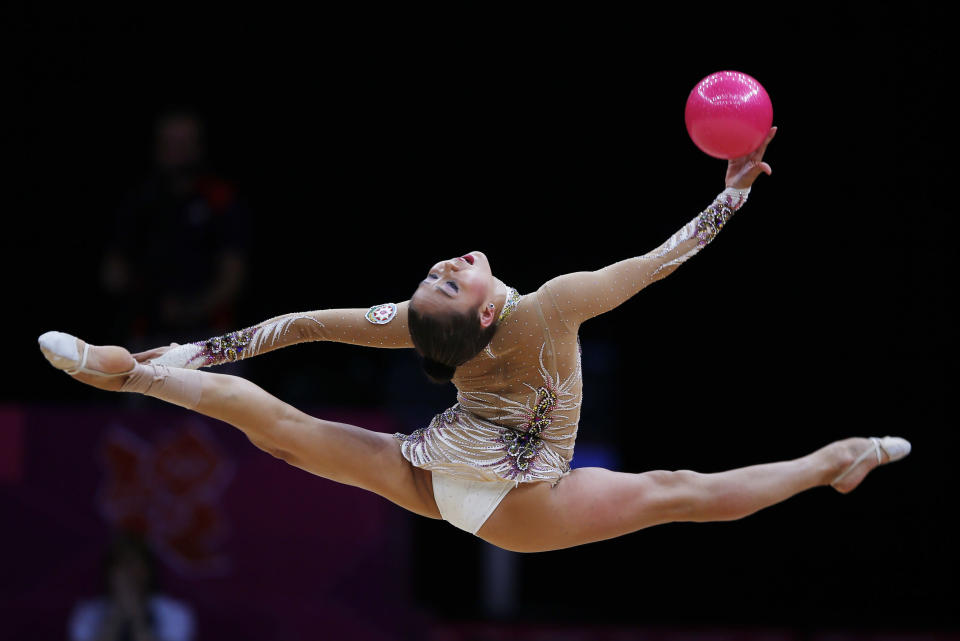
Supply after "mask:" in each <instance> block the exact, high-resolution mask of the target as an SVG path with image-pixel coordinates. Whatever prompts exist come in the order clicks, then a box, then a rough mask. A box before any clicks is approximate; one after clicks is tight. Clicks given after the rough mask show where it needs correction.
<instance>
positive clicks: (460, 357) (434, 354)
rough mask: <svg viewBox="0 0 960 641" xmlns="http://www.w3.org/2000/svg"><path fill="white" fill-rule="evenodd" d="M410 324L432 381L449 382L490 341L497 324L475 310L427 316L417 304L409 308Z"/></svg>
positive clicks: (412, 336)
mask: <svg viewBox="0 0 960 641" xmlns="http://www.w3.org/2000/svg"><path fill="white" fill-rule="evenodd" d="M407 323H408V325H409V327H410V337H411V338H412V339H413V346H414V347H415V348H416V350H417V353H418V354H420V356H421V357H422V360H421V363H420V365H421V366H422V367H423V371H424V373H425V374H426V375H427V378H429V379H430V380H431V381H432V382H434V383H437V384H438V385H442V384H444V383H449V382H450V380H451V379H452V378H453V375H454V374H455V373H456V371H457V367H459V366H460V365H463V364H464V363H466V362H467V361H469V360H470V359H471V358H473V357H474V356H476V355H477V354H479V353H480V352H482V351H483V348H484V347H486V346H487V344H489V343H490V339H492V338H493V335H494V333H495V332H496V331H497V324H496V323H491V324H490V325H489V326H488V327H484V326H482V325H481V324H480V319H479V318H477V316H476V314H474V313H473V312H465V313H460V312H450V313H446V314H438V315H425V314H421V313H420V312H419V311H417V309H416V307H414V305H413V303H412V302H411V303H410V306H409V307H408V308H407Z"/></svg>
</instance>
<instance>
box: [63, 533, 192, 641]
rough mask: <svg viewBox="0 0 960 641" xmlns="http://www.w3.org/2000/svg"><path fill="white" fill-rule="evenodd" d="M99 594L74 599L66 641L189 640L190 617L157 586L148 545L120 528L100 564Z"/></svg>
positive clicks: (151, 554) (190, 612)
mask: <svg viewBox="0 0 960 641" xmlns="http://www.w3.org/2000/svg"><path fill="white" fill-rule="evenodd" d="M102 590H103V594H102V595H101V596H99V597H97V598H94V599H88V600H83V601H80V602H78V603H77V605H76V606H75V607H74V609H73V612H72V613H71V614H70V619H69V622H68V625H67V631H68V635H69V637H68V638H69V639H70V641H190V640H191V639H193V638H194V628H195V625H194V616H193V612H192V610H191V609H190V608H189V607H188V606H187V605H186V604H184V603H182V602H180V601H178V600H176V599H173V598H171V597H169V596H166V595H164V594H162V593H160V591H159V587H158V584H157V572H156V560H155V558H154V556H153V553H152V552H151V550H150V547H149V546H148V545H147V543H146V542H145V541H144V540H143V539H142V538H141V537H140V536H137V535H135V534H132V533H130V532H120V533H119V534H118V535H117V536H116V537H115V538H114V541H113V543H112V544H111V546H110V548H109V549H108V550H107V554H106V556H105V558H104V562H103V588H102Z"/></svg>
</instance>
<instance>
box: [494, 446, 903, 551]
mask: <svg viewBox="0 0 960 641" xmlns="http://www.w3.org/2000/svg"><path fill="white" fill-rule="evenodd" d="M888 450H889V451H888ZM907 452H909V443H907V442H906V441H904V440H903V439H890V438H888V439H884V440H883V441H879V440H877V441H871V440H869V439H865V438H849V439H845V440H842V441H836V442H834V443H831V444H829V445H827V446H825V447H822V448H820V449H819V450H817V451H815V452H813V453H811V454H808V455H807V456H804V457H801V458H798V459H794V460H791V461H781V462H777V463H767V464H763V465H753V466H750V467H743V468H739V469H735V470H730V471H727V472H719V473H714V474H701V473H698V472H692V471H689V470H679V471H676V472H667V471H659V470H658V471H652V472H645V473H642V474H628V473H624V472H613V471H610V470H606V469H602V468H579V469H576V470H573V471H572V472H571V473H570V474H569V475H567V476H566V477H565V478H563V479H562V480H561V481H560V483H558V484H557V485H556V486H555V487H551V486H550V485H549V484H548V483H529V484H522V485H520V486H519V487H517V488H516V489H514V490H511V491H510V492H509V493H508V494H507V496H506V497H505V498H504V499H503V501H502V502H501V503H500V505H499V506H498V508H497V509H496V511H495V512H494V513H493V514H492V515H491V516H490V518H489V519H487V521H486V522H485V523H484V524H483V527H481V528H480V530H478V531H477V536H479V537H480V538H482V539H484V540H486V541H488V542H489V543H492V544H493V545H497V546H499V547H502V548H505V549H508V550H513V551H516V552H539V551H546V550H556V549H561V548H567V547H572V546H575V545H582V544H584V543H591V542H594V541H602V540H605V539H611V538H614V537H617V536H621V535H624V534H629V533H630V532H635V531H637V530H640V529H643V528H646V527H650V526H652V525H658V524H663V523H671V522H678V521H686V522H708V521H732V520H736V519H741V518H743V517H745V516H748V515H750V514H753V513H754V512H757V511H759V510H761V509H763V508H765V507H769V506H771V505H775V504H777V503H780V502H781V501H784V500H786V499H788V498H790V497H791V496H794V495H796V494H798V493H800V492H803V491H805V490H808V489H811V488H814V487H818V486H823V485H831V486H832V487H833V488H834V489H836V490H838V491H839V492H841V493H847V492H850V491H851V490H853V489H854V488H855V487H856V486H857V485H859V484H860V482H861V481H862V480H863V478H864V477H865V476H866V475H867V474H868V473H869V472H870V471H871V470H872V469H874V468H876V467H877V466H878V465H881V464H883V463H886V462H889V461H891V460H897V459H899V458H902V457H903V456H906V453H907Z"/></svg>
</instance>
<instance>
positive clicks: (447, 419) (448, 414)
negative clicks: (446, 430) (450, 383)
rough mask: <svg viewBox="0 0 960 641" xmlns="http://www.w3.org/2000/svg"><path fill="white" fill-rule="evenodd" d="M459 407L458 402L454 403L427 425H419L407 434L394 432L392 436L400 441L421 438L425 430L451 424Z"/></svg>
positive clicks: (414, 440)
mask: <svg viewBox="0 0 960 641" xmlns="http://www.w3.org/2000/svg"><path fill="white" fill-rule="evenodd" d="M458 409H459V404H457V405H454V406H453V407H451V408H449V409H446V410H444V411H443V412H441V413H440V414H437V415H436V416H434V417H433V420H431V421H430V424H429V425H428V426H427V427H421V428H419V429H415V430H413V431H412V432H410V434H409V435H407V434H403V433H402V432H396V433H395V434H394V435H393V436H394V438H396V439H398V440H400V441H410V442H418V441H421V440H422V439H423V435H424V433H425V432H426V431H427V430H435V429H440V428H443V427H446V426H448V425H452V424H453V423H454V422H456V420H457V410H458Z"/></svg>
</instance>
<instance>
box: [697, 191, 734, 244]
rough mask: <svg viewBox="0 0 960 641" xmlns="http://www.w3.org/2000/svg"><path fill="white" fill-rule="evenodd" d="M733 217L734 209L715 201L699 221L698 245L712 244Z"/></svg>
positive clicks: (701, 215)
mask: <svg viewBox="0 0 960 641" xmlns="http://www.w3.org/2000/svg"><path fill="white" fill-rule="evenodd" d="M731 216H733V209H731V208H730V207H728V206H727V205H726V204H724V203H722V202H720V201H719V200H716V201H714V203H713V204H712V205H710V206H709V207H708V208H707V209H706V210H705V211H704V212H703V213H702V214H700V218H699V219H698V220H697V245H698V246H700V247H703V246H705V245H707V244H708V243H710V241H712V240H713V239H714V238H715V237H716V235H717V234H718V233H720V230H721V229H723V226H724V225H726V224H727V221H729V220H730V217H731Z"/></svg>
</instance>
